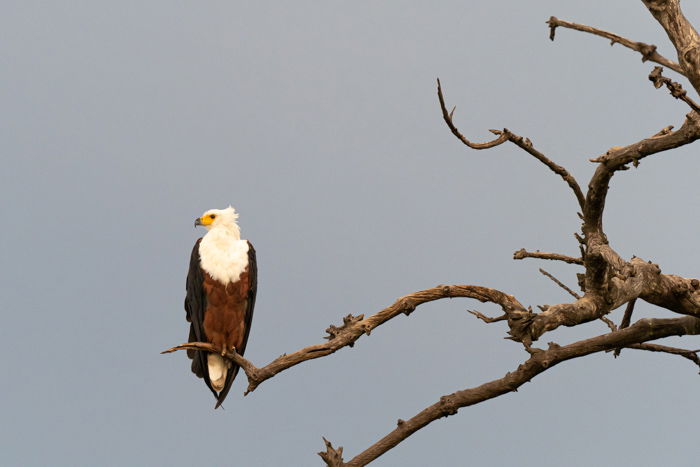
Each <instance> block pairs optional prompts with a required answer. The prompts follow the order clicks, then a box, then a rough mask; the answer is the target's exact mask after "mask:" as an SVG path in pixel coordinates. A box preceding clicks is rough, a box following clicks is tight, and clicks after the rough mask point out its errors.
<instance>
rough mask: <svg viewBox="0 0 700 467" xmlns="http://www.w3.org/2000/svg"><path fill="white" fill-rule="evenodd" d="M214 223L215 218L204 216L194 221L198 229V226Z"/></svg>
mask: <svg viewBox="0 0 700 467" xmlns="http://www.w3.org/2000/svg"><path fill="white" fill-rule="evenodd" d="M212 222H214V218H213V217H212V216H202V217H198V218H196V219H195V220H194V226H195V227H197V226H198V225H211V223H212Z"/></svg>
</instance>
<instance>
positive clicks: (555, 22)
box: [547, 16, 684, 74]
mask: <svg viewBox="0 0 700 467" xmlns="http://www.w3.org/2000/svg"><path fill="white" fill-rule="evenodd" d="M547 24H549V38H550V39H551V40H554V35H555V31H556V29H557V27H559V26H561V27H563V28H567V29H575V30H576V31H582V32H587V33H590V34H595V35H596V36H600V37H604V38H606V39H609V40H610V45H615V44H620V45H623V46H625V47H627V48H628V49H632V50H635V51H637V52H639V53H640V54H642V61H643V62H646V61H650V62H656V63H658V64H659V65H663V66H665V67H666V68H670V69H671V70H673V71H675V72H676V73H680V74H684V72H683V68H681V66H680V65H679V64H678V63H676V62H674V61H672V60H669V59H667V58H666V57H664V56H663V55H661V54H659V53H658V52H657V51H656V46H655V45H652V44H645V43H644V42H637V41H632V40H629V39H627V38H624V37H622V36H618V35H617V34H613V33H612V32H608V31H603V30H602V29H598V28H594V27H591V26H586V25H585V24H577V23H571V22H569V21H564V20H562V19H559V18H556V17H554V16H552V17H550V18H549V21H547Z"/></svg>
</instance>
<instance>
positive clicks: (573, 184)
mask: <svg viewBox="0 0 700 467" xmlns="http://www.w3.org/2000/svg"><path fill="white" fill-rule="evenodd" d="M437 85H438V100H439V101H440V109H441V110H442V118H443V119H444V120H445V123H446V124H447V126H448V128H449V129H450V131H452V134H454V135H455V136H456V137H457V139H459V140H460V141H461V142H462V143H464V144H465V145H467V146H469V147H470V148H472V149H488V148H492V147H494V146H499V145H501V144H503V143H505V142H506V141H510V142H511V143H513V144H515V145H516V146H518V147H519V148H521V149H522V150H524V151H525V152H527V153H528V154H530V155H532V156H533V157H535V159H537V160H539V161H540V162H542V163H543V164H544V165H546V166H547V167H549V169H550V170H551V171H552V172H554V173H555V174H557V175H559V176H560V177H561V178H562V179H563V180H564V181H565V182H566V184H567V185H569V187H570V188H571V190H572V191H573V192H574V195H575V196H576V200H577V201H578V204H579V206H580V207H581V208H582V209H583V203H584V202H585V198H584V196H583V192H582V191H581V187H580V186H579V185H578V182H577V181H576V179H575V178H574V177H573V176H572V175H571V174H570V173H569V172H568V171H567V170H566V169H565V168H564V167H562V166H560V165H558V164H556V163H555V162H553V161H552V160H550V159H549V158H548V157H547V156H545V155H544V154H542V153H541V152H539V151H538V150H537V149H535V148H534V147H533V146H532V142H531V141H530V140H529V139H528V138H523V137H522V136H518V135H516V134H515V133H513V132H511V131H510V130H508V129H507V128H504V129H503V130H489V131H491V133H493V134H495V135H498V138H496V139H494V140H492V141H488V142H486V143H472V142H471V141H469V140H468V139H467V138H465V137H464V135H462V133H461V132H460V131H459V130H458V129H457V127H456V126H455V124H454V122H453V120H452V117H453V116H454V111H455V109H454V108H453V109H452V111H448V110H447V107H446V105H445V98H444V96H443V93H442V86H441V85H440V80H439V79H438V80H437Z"/></svg>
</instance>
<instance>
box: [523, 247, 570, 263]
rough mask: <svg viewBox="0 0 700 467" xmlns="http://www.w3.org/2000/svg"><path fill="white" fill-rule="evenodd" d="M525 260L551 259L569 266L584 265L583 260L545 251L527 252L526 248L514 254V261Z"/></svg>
mask: <svg viewBox="0 0 700 467" xmlns="http://www.w3.org/2000/svg"><path fill="white" fill-rule="evenodd" d="M525 258H538V259H550V260H553V261H564V262H565V263H569V264H583V260H582V259H581V258H573V257H571V256H566V255H560V254H558V253H545V252H543V251H527V250H526V249H525V248H521V249H519V250H518V251H516V252H515V253H513V259H525Z"/></svg>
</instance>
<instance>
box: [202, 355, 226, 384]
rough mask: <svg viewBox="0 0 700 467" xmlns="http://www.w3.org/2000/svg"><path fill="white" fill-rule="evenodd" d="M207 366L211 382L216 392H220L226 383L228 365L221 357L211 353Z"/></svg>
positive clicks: (208, 356)
mask: <svg viewBox="0 0 700 467" xmlns="http://www.w3.org/2000/svg"><path fill="white" fill-rule="evenodd" d="M207 366H208V367H209V381H211V386H212V387H213V388H214V391H216V392H219V391H221V390H222V389H223V388H224V383H225V382H226V373H227V370H228V368H227V365H226V362H225V361H224V359H223V358H222V357H221V355H218V354H215V353H210V354H208V355H207Z"/></svg>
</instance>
